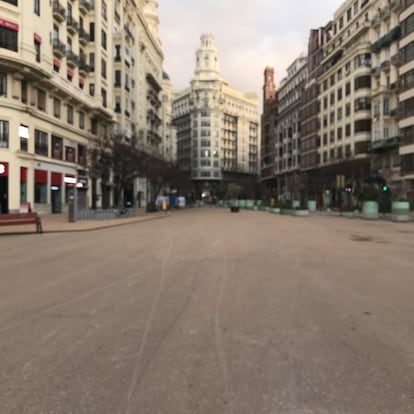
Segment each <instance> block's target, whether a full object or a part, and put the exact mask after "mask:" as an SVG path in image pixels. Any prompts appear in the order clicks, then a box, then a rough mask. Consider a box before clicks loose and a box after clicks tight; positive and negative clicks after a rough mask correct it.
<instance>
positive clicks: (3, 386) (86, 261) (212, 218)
mask: <svg viewBox="0 0 414 414" xmlns="http://www.w3.org/2000/svg"><path fill="white" fill-rule="evenodd" d="M413 265H414V224H413V223H405V224H403V223H391V222H369V221H362V220H352V219H346V218H335V217H303V218H300V217H290V216H279V215H273V214H269V213H264V212H253V211H241V212H240V213H238V214H231V213H230V212H229V211H228V210H227V209H219V208H203V209H193V210H186V211H180V212H176V213H173V214H172V215H171V216H170V217H167V218H166V219H164V220H153V221H147V222H138V223H131V224H129V225H124V226H120V227H114V228H110V229H101V230H99V231H91V232H82V233H51V234H43V235H37V234H20V235H11V236H7V237H1V238H0V413H1V414H12V413H13V414H29V413H30V414H52V413H53V414H61V413H62V414H72V413H73V414H95V413H96V414H146V413H148V414H193V413H197V414H265V413H266V414H310V413H315V414H325V413H326V414H335V413H338V414H345V413H346V414H348V413H349V414H388V413H389V414H412V413H413V412H414V300H413V293H414V271H413Z"/></svg>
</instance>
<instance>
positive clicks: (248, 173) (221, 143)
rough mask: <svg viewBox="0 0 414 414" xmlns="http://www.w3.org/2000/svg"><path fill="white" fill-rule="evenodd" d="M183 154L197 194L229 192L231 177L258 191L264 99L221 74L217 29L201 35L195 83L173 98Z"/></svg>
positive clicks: (181, 158)
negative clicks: (260, 105)
mask: <svg viewBox="0 0 414 414" xmlns="http://www.w3.org/2000/svg"><path fill="white" fill-rule="evenodd" d="M173 117H174V123H175V125H176V127H177V159H178V163H179V165H180V166H181V167H182V168H186V169H187V170H190V171H191V176H192V180H193V183H194V186H195V189H196V196H197V197H200V196H202V195H204V196H205V197H206V198H210V197H214V196H216V195H218V196H223V195H224V193H225V186H226V183H228V182H238V183H240V184H241V185H242V187H243V190H244V191H245V192H253V191H254V190H253V187H255V185H254V184H253V183H254V182H255V180H256V179H257V174H258V162H259V143H258V139H259V122H258V121H259V119H258V118H259V117H258V99H257V96H256V95H254V94H246V93H242V92H240V91H237V90H235V89H233V88H231V87H230V86H229V84H228V83H227V82H226V81H225V80H224V79H222V77H221V76H220V69H219V59H218V50H217V48H216V47H215V45H214V38H213V36H212V35H209V34H205V35H202V36H201V46H200V48H199V49H198V50H197V52H196V69H195V76H194V79H193V80H192V81H191V85H190V87H189V88H187V89H186V90H184V91H181V92H178V93H176V94H175V96H174V101H173Z"/></svg>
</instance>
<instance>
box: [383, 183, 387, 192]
mask: <svg viewBox="0 0 414 414" xmlns="http://www.w3.org/2000/svg"><path fill="white" fill-rule="evenodd" d="M382 191H384V192H385V191H388V185H385V184H384V185H383V186H382Z"/></svg>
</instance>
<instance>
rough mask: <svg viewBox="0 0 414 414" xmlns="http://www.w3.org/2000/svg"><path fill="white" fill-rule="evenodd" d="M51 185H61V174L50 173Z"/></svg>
mask: <svg viewBox="0 0 414 414" xmlns="http://www.w3.org/2000/svg"><path fill="white" fill-rule="evenodd" d="M52 185H58V186H61V185H62V173H56V172H52Z"/></svg>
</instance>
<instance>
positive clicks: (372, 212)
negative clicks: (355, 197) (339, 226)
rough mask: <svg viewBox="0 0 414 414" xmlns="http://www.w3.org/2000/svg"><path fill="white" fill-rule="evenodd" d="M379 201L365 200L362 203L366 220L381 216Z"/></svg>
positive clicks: (363, 215)
mask: <svg viewBox="0 0 414 414" xmlns="http://www.w3.org/2000/svg"><path fill="white" fill-rule="evenodd" d="M378 212H379V206H378V201H364V202H363V203H362V217H363V218H364V219H366V220H377V219H378V216H379V213H378Z"/></svg>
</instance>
